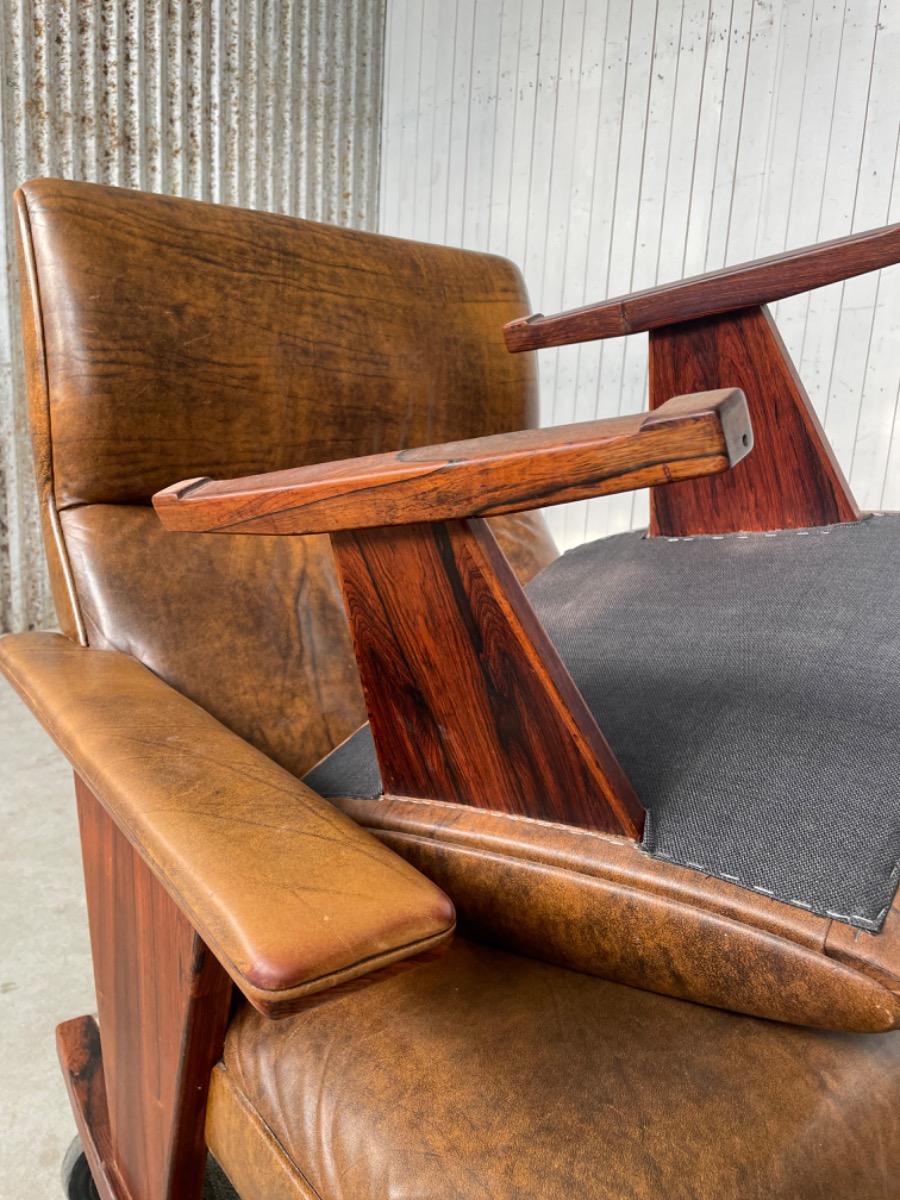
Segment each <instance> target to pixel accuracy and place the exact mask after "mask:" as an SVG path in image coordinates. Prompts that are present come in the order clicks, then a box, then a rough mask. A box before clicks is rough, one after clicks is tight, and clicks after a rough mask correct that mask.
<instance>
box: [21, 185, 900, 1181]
mask: <svg viewBox="0 0 900 1200" xmlns="http://www.w3.org/2000/svg"><path fill="white" fill-rule="evenodd" d="M16 203H17V211H18V216H19V221H20V234H21V236H20V249H21V267H22V293H23V314H24V322H23V328H24V335H25V348H26V363H27V369H28V378H29V391H30V402H31V424H32V432H33V438H34V446H35V461H36V467H37V479H38V487H39V489H40V495H41V503H42V513H43V520H44V535H45V544H46V548H47V555H48V559H49V563H50V571H51V578H52V583H53V588H54V595H55V598H56V605H57V611H58V614H59V621H60V627H61V630H62V632H61V633H30V634H21V635H16V636H8V637H6V638H4V639H3V640H2V642H0V666H2V669H3V670H4V672H5V673H6V674H7V676H8V677H9V678H10V679H11V680H12V682H13V683H14V685H15V686H16V687H17V688H18V689H19V691H20V693H21V694H22V696H23V698H24V699H25V701H26V702H27V703H28V704H29V705H30V707H31V708H32V709H33V711H34V712H35V713H36V715H37V716H38V718H39V719H40V720H41V721H42V722H43V724H44V725H45V726H46V727H47V728H48V729H49V730H50V732H51V733H52V735H53V736H54V738H55V739H56V740H57V742H58V744H59V745H60V747H61V748H62V750H63V751H64V752H65V754H66V755H67V756H68V757H69V759H70V760H71V762H72V764H73V766H74V768H75V772H76V792H77V799H78V809H79V820H80V828H81V837H82V846H83V854H84V865H85V880H86V888H87V897H88V910H89V917H90V925H91V942H92V951H93V958H94V972H95V981H96V988H97V1006H98V1014H99V1031H98V1025H97V1023H95V1021H94V1020H93V1018H91V1017H82V1018H79V1019H77V1020H73V1021H70V1022H67V1023H66V1024H64V1025H62V1026H61V1027H60V1028H59V1030H58V1032H57V1036H58V1044H59V1049H60V1058H61V1062H62V1066H63V1071H64V1075H65V1078H66V1083H67V1086H68V1088H69V1093H70V1097H71V1100H72V1104H73V1109H74V1112H75V1116H76V1120H77V1123H78V1127H79V1131H80V1135H81V1138H82V1142H83V1145H84V1151H85V1154H86V1157H87V1163H88V1165H89V1168H90V1173H91V1175H92V1178H93V1183H92V1184H91V1186H92V1187H94V1188H96V1194H99V1195H100V1196H101V1197H102V1198H103V1200H192V1198H195V1197H198V1196H199V1195H200V1194H201V1191H202V1190H203V1187H204V1171H205V1170H206V1187H207V1194H210V1195H212V1194H217V1195H221V1194H227V1195H233V1194H234V1192H233V1191H232V1190H231V1189H232V1188H233V1189H235V1190H236V1192H237V1193H238V1194H239V1195H240V1196H241V1197H242V1198H243V1200H287V1198H288V1197H290V1198H292V1200H296V1198H299V1197H305V1198H311V1197H316V1198H318V1200H376V1198H377V1200H384V1198H386V1197H389V1196H390V1197H394V1196H398V1197H399V1196H403V1197H423V1198H424V1197H428V1198H431V1200H434V1198H443V1200H451V1198H453V1200H456V1198H462V1197H465V1198H466V1200H474V1198H476V1197H478V1198H480V1197H485V1198H487V1197H490V1198H491V1200H511V1198H513V1197H524V1196H528V1197H533V1196H534V1197H536V1196H539V1197H543V1198H547V1200H555V1198H558V1197H571V1196H580V1197H586V1198H591V1200H601V1198H603V1200H614V1198H616V1200H617V1198H619V1197H635V1198H637V1197H642V1198H643V1197H663V1196H665V1197H667V1198H677V1197H684V1198H685V1200H687V1198H691V1200H762V1198H763V1197H765V1198H767V1200H769V1198H772V1197H784V1198H785V1200H787V1198H788V1197H789V1198H790V1200H813V1198H816V1200H818V1198H821V1200H825V1198H826V1197H828V1198H831V1197H847V1198H850V1197H852V1198H853V1200H876V1198H878V1200H890V1198H892V1197H897V1196H898V1195H900V1103H898V1101H900V1033H897V1032H893V1031H894V1030H895V1029H896V1028H897V1027H898V1026H900V912H898V910H897V905H896V901H895V898H894V893H895V889H896V883H897V874H898V871H897V862H898V858H900V812H898V804H897V791H896V782H895V781H896V779H897V777H898V773H900V738H898V737H897V733H898V727H900V687H898V682H900V585H898V582H897V580H898V579H900V573H898V572H897V569H896V564H897V562H898V557H897V556H898V555H900V520H898V518H894V517H890V516H869V517H866V518H861V517H860V514H859V513H858V511H857V509H856V506H855V504H854V503H853V500H852V497H851V496H850V494H849V492H848V490H847V488H846V485H845V483H844V481H843V479H842V477H841V475H840V472H839V470H838V468H837V466H836V465H835V463H834V461H833V459H832V457H831V456H830V454H829V452H828V450H827V447H826V445H825V442H824V438H823V436H822V434H821V430H820V429H819V428H818V425H817V423H816V421H815V417H814V414H813V412H812V409H811V407H810V406H809V403H808V400H807V399H806V397H805V394H804V393H803V390H802V387H801V385H800V383H799V380H798V379H797V377H796V374H795V373H794V372H793V370H792V368H791V366H790V363H789V360H788V359H787V356H786V354H785V352H784V348H783V347H782V346H781V344H780V342H779V341H778V338H777V334H776V333H775V331H774V328H773V326H772V325H771V322H770V320H769V318H768V316H767V314H766V311H765V309H764V308H762V307H760V306H761V305H762V304H763V303H764V302H765V301H766V300H768V299H774V298H777V297H778V296H782V295H787V294H790V293H791V292H792V291H800V290H804V289H805V288H809V287H815V286H819V285H820V284H823V283H826V282H829V281H831V280H834V279H838V278H845V277H847V276H849V275H852V274H857V273H860V272H861V271H865V270H870V269H873V268H875V267H878V266H884V265H887V264H888V263H891V262H896V261H897V260H898V258H900V227H896V226H895V227H893V228H891V229H888V230H882V231H876V232H874V233H873V234H869V235H861V236H858V237H854V238H850V239H846V240H845V241H843V242H841V243H834V244H832V245H830V246H826V247H819V248H815V249H813V250H810V251H805V252H799V253H798V254H795V255H789V256H783V257H782V258H781V259H778V260H769V261H767V262H763V263H760V264H753V265H751V266H749V267H746V268H734V269H731V270H728V271H725V272H721V273H719V274H717V275H714V276H709V277H704V278H703V279H701V280H697V281H688V282H686V283H684V284H679V285H673V286H671V287H669V288H662V289H655V290H654V291H652V292H650V293H645V294H642V295H638V296H634V297H627V298H624V299H622V300H617V301H610V302H607V303H606V304H602V305H596V306H592V307H590V308H588V309H586V310H582V311H580V312H576V313H572V314H562V315H560V316H558V317H552V318H526V317H525V314H526V313H527V300H526V296H525V293H524V289H523V285H522V281H521V279H520V277H519V275H518V273H517V271H516V270H515V268H514V267H512V266H511V265H510V264H509V263H507V262H505V261H503V260H501V259H497V258H494V257H490V256H486V255H480V254H473V253H465V252H462V251H458V250H453V249H446V248H442V247H437V246H425V245H417V244H414V243H409V242H403V241H398V240H396V239H391V238H385V237H379V236H375V235H371V234H364V233H358V232H354V231H350V230H343V229H335V228H330V227H327V226H322V225H316V224H313V223H310V222H305V221H299V220H294V219H289V218H285V217H280V216H272V215H264V214H257V213H248V212H242V211H240V210H237V209H228V208H218V207H214V206H210V205H204V204H197V203H193V202H189V201H182V200H174V199H170V198H165V197H160V196H149V195H143V194H141V193H137V192H130V191H120V190H117V189H113V188H105V187H98V186H93V185H87V184H76V183H67V182H62V181H57V180H43V181H38V182H33V183H29V184H26V185H25V186H24V187H23V188H22V189H21V190H20V192H19V193H18V194H17V200H16ZM504 325H506V326H507V329H506V339H507V343H508V347H509V349H510V350H513V351H527V350H531V349H537V348H539V347H540V346H542V345H552V344H561V343H563V342H565V341H576V340H585V339H587V338H592V337H605V336H616V335H618V334H620V333H624V332H631V331H634V330H636V329H649V330H651V331H652V332H651V335H650V354H651V373H650V378H651V397H650V400H651V409H652V411H651V412H650V413H648V414H641V415H639V416H636V417H625V418H617V419H615V420H613V421H600V422H591V423H588V424H586V425H581V426H571V427H568V428H563V429H554V430H532V429H531V428H530V427H531V426H532V425H533V423H534V419H535V415H536V383H535V367H534V363H533V355H532V354H529V353H524V354H521V353H508V351H507V347H505V346H504V334H503V327H504ZM751 421H752V427H753V430H754V431H755V438H756V446H755V448H753V449H752V452H751V448H752V442H753V433H751ZM411 447H412V448H415V447H427V448H426V449H409V448H411ZM178 480H181V481H184V482H181V483H177V482H176V481H178ZM642 486H651V487H653V488H654V492H653V502H652V503H653V519H652V524H651V534H652V535H654V536H651V537H643V536H641V535H639V534H627V535H622V536H621V537H618V538H611V539H606V540H605V541H602V542H598V543H594V544H592V545H590V546H585V547H581V548H579V549H578V550H575V551H573V552H571V553H570V554H567V555H564V556H563V557H562V558H559V559H555V551H554V548H553V546H552V543H551V541H550V539H549V537H548V534H547V532H546V529H545V527H544V525H543V524H542V522H541V519H540V518H539V517H537V516H536V515H534V513H533V512H531V511H529V510H532V509H534V508H536V507H538V506H543V505H546V504H553V503H559V502H562V501H565V500H570V499H577V498H584V497H587V496H592V495H599V494H603V493H608V492H613V491H621V490H626V489H629V488H634V487H642ZM154 497H155V500H154V503H155V506H156V511H154V507H153V506H152V505H151V498H154ZM236 534H240V535H244V536H234V535H236ZM223 535H224V536H223ZM510 564H511V566H510ZM523 585H526V586H525V587H523ZM345 606H346V614H347V615H346V616H345ZM347 617H349V621H348V620H347ZM361 685H362V686H361ZM367 716H368V719H369V723H368V724H363V723H364V722H366V718H367ZM457 914H458V919H459V926H460V930H459V933H457V934H456V936H455V937H454V928H455V921H456V919H457ZM101 1041H102V1055H101ZM207 1147H209V1149H210V1150H211V1151H212V1154H213V1156H214V1159H215V1160H216V1162H217V1163H218V1164H219V1167H220V1168H222V1169H223V1170H224V1172H225V1175H226V1176H227V1180H226V1179H225V1178H224V1177H223V1176H222V1174H221V1171H219V1170H218V1169H217V1168H216V1167H215V1165H214V1164H213V1163H210V1165H209V1166H208V1167H207ZM229 1181H230V1183H229ZM84 1186H85V1187H86V1186H87V1185H84ZM72 1194H75V1193H74V1192H73V1193H72ZM79 1194H85V1195H87V1194H88V1192H87V1190H85V1191H84V1192H83V1193H79Z"/></svg>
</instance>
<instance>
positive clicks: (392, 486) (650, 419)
mask: <svg viewBox="0 0 900 1200" xmlns="http://www.w3.org/2000/svg"><path fill="white" fill-rule="evenodd" d="M752 443H753V438H752V432H751V429H750V420H749V416H748V414H747V404H746V400H745V398H744V395H743V393H742V392H740V391H737V390H735V389H723V390H721V391H715V392H702V393H698V394H696V395H692V396H677V397H675V398H674V399H672V400H668V401H666V403H665V404H663V405H661V406H660V407H659V408H657V409H656V410H655V411H654V412H652V413H640V414H638V415H636V416H629V417H616V418H613V419H611V420H604V421H587V422H584V423H582V424H578V425H562V426H557V427H555V428H551V429H527V430H522V431H520V432H518V433H508V434H501V435H499V436H496V437H483V438H473V439H471V440H469V441H464V442H449V443H447V444H445V445H442V446H429V447H426V448H424V449H416V450H403V451H400V452H399V453H395V454H375V455H370V456H369V457H366V458H353V459H347V460H345V461H343V462H334V463H322V464H319V465H315V466H309V467H298V468H296V469H294V470H289V471H275V472H272V473H271V474H268V475H251V476H248V477H247V478H244V479H231V480H222V481H219V482H217V481H214V480H207V479H195V480H188V481H186V482H184V483H178V484H175V485H174V486H172V487H169V488H166V489H164V490H163V491H161V492H158V493H157V494H156V495H155V496H154V497H153V504H154V507H155V508H156V511H157V513H158V514H159V518H160V520H161V521H162V523H163V525H165V527H166V528H167V529H170V530H182V531H184V530H192V531H206V532H216V533H259V534H289V533H325V532H328V533H333V532H335V531H337V530H341V529H365V528H370V527H373V526H381V525H406V524H412V523H415V522H421V521H440V520H447V519H451V518H455V517H473V516H479V517H490V516H498V515H500V514H502V513H511V512H519V511H521V510H523V509H529V508H538V507H542V506H545V505H550V504H562V503H563V502H565V501H568V500H583V499H586V498H587V497H589V496H601V495H607V494H609V493H612V492H622V491H629V490H631V489H634V488H640V487H647V486H650V485H658V484H664V483H674V482H676V481H678V480H682V479H693V478H696V477H698V476H702V475H712V474H716V473H718V472H720V471H726V470H728V468H729V467H732V466H734V464H735V463H737V462H739V461H740V460H741V459H742V458H743V457H744V456H745V455H746V454H747V453H748V452H749V450H750V448H751V446H752Z"/></svg>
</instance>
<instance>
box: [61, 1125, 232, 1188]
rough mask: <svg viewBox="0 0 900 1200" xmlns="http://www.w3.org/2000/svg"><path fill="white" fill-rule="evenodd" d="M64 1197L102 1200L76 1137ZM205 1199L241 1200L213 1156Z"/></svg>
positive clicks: (65, 1168) (66, 1166)
mask: <svg viewBox="0 0 900 1200" xmlns="http://www.w3.org/2000/svg"><path fill="white" fill-rule="evenodd" d="M62 1185H63V1194H64V1195H65V1197H66V1200H100V1193H99V1192H98V1191H97V1187H96V1185H95V1183H94V1181H93V1179H92V1178H91V1170H90V1167H89V1166H88V1164H87V1159H86V1158H85V1156H84V1151H83V1150H82V1149H81V1139H80V1138H75V1140H74V1141H73V1142H72V1144H71V1146H70V1147H69V1149H68V1150H67V1151H66V1157H65V1158H64V1159H63V1166H62ZM203 1200H240V1197H239V1196H238V1194H237V1192H236V1191H235V1190H234V1188H233V1187H232V1186H231V1184H230V1183H229V1182H228V1176H227V1175H226V1174H225V1172H224V1171H223V1170H222V1168H221V1167H220V1166H219V1164H218V1163H217V1162H216V1160H215V1159H214V1158H213V1157H212V1155H210V1157H209V1159H208V1160H207V1163H206V1179H205V1180H204V1182H203Z"/></svg>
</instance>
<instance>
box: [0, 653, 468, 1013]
mask: <svg viewBox="0 0 900 1200" xmlns="http://www.w3.org/2000/svg"><path fill="white" fill-rule="evenodd" d="M0 671H2V672H3V674H5V675H6V676H7V678H8V679H9V680H10V682H11V683H12V684H13V686H14V687H15V688H16V690H17V691H18V692H19V694H20V695H21V696H22V698H23V700H25V702H26V704H28V706H29V708H31V710H32V712H34V714H35V716H36V717H37V718H38V720H39V721H40V722H41V724H42V725H43V726H44V728H45V729H46V730H47V732H48V733H49V734H50V736H51V737H52V738H53V739H54V741H55V742H56V743H57V745H58V746H59V748H60V749H61V750H62V752H63V753H64V754H65V755H66V757H67V758H68V759H69V761H70V762H71V764H72V766H73V767H74V768H75V770H76V772H77V773H78V775H79V776H80V777H81V778H82V779H83V780H84V782H85V783H86V784H87V786H88V787H89V788H90V789H91V791H92V792H93V793H94V795H95V796H96V797H97V799H98V800H99V801H100V803H101V804H103V806H104V808H106V810H107V811H108V812H109V814H110V816H111V817H112V818H113V820H114V821H115V822H116V825H117V826H118V828H119V829H120V830H121V832H122V833H123V834H124V835H125V837H127V838H128V840H129V841H130V842H131V844H132V845H133V846H134V847H135V849H136V850H137V851H138V852H139V853H140V855H141V857H142V858H143V859H144V861H145V862H146V863H147V865H148V866H149V867H150V869H151V870H152V871H153V873H154V874H155V876H156V878H157V879H158V880H159V881H160V883H161V884H162V885H163V887H165V889H166V891H167V892H168V893H169V895H170V896H171V897H172V899H173V900H174V901H175V903H176V904H177V905H178V906H179V908H180V909H181V910H182V912H183V913H184V914H185V916H186V917H187V918H188V920H189V921H190V922H191V924H192V925H193V926H194V928H195V929H196V930H197V932H198V933H199V934H200V936H201V937H202V939H203V941H204V942H205V943H206V944H207V946H209V948H210V950H211V951H212V952H213V954H215V956H216V958H218V960H219V961H220V962H221V964H222V966H223V967H224V968H225V970H226V971H227V972H228V973H229V975H230V976H231V977H232V979H233V980H234V982H235V984H236V985H237V986H238V987H239V988H240V990H241V991H242V992H243V993H244V995H245V996H246V997H247V999H248V1000H250V1002H251V1003H252V1004H253V1005H254V1006H255V1007H256V1008H258V1009H259V1010H260V1011H261V1012H264V1013H266V1014H267V1015H270V1016H280V1015H282V1014H286V1013H290V1012H294V1011H296V1009H297V1008H298V1007H302V1006H303V1005H304V1004H305V1003H306V1002H307V997H309V996H310V995H312V994H314V993H318V992H321V991H325V990H328V989H331V988H334V987H340V986H343V985H346V984H349V983H350V982H351V981H356V980H359V979H361V978H367V977H368V976H370V975H372V974H376V973H378V972H379V971H381V970H385V969H387V968H390V967H392V966H393V964H395V963H396V962H398V961H401V960H404V959H409V958H412V957H418V956H419V955H421V954H423V953H424V952H426V951H430V950H432V949H434V948H436V947H438V946H440V945H442V944H443V943H445V942H446V941H447V940H448V939H449V938H450V936H451V935H452V933H453V928H454V913H453V906H452V904H451V903H450V901H449V900H448V899H447V897H446V896H445V895H444V894H443V892H441V891H440V890H439V889H438V888H437V887H436V886H435V885H434V884H433V883H431V882H430V881H429V880H428V879H426V878H425V876H424V875H420V874H419V872H418V871H416V870H415V869H414V868H413V867H411V866H410V865H409V864H408V863H407V862H405V861H404V860H403V859H402V858H400V857H399V856H398V855H396V854H394V853H393V852H392V851H391V850H389V849H387V847H386V846H383V845H381V844H380V843H379V842H377V841H376V840H375V838H374V837H372V835H371V834H369V833H367V832H366V831H365V830H363V829H361V828H360V827H359V826H358V825H356V824H355V823H354V822H353V821H351V820H350V819H349V818H348V817H345V816H344V815H343V814H342V813H340V812H338V811H337V809H335V808H333V807H332V805H330V804H329V803H328V802H327V801H326V800H323V799H322V798H321V796H319V795H317V794H316V793H315V792H314V791H312V789H311V788H308V787H306V786H305V784H303V783H301V782H300V780H299V779H296V778H295V777H294V776H293V775H290V774H288V772H287V771H285V770H283V769H282V768H281V767H279V766H278V765H277V764H276V763H274V762H272V760H271V759H269V758H267V757H266V756H265V755H264V754H263V753H261V752H260V751H259V750H257V749H255V747H253V746H251V745H249V743H247V742H245V741H244V740H243V739H242V738H240V737H238V736H237V735H236V734H234V733H232V732H231V731H230V730H228V729H226V728H225V727H224V726H223V725H220V724H219V722H218V721H217V720H215V718H214V717H212V716H210V714H209V713H207V712H206V711H205V710H204V709H202V708H199V707H198V706H197V705H196V704H193V703H192V702H191V701H190V700H188V699H187V698H186V697H185V696H182V695H181V694H180V693H178V692H176V691H175V690H174V689H172V688H170V687H169V686H168V685H167V684H166V683H164V682H163V681H162V680H161V679H159V678H158V677H157V676H156V675H154V674H153V673H152V671H149V670H148V669H147V668H146V667H145V666H143V665H142V664H141V663H139V662H138V661H137V660H136V659H134V658H131V657H130V656H129V655H127V654H122V653H120V652H118V651H116V650H93V649H89V648H87V647H84V646H78V645H76V644H75V643H74V642H71V641H70V640H69V639H68V638H66V637H63V636H62V635H60V634H57V633H23V634H11V635H9V636H7V637H4V638H2V639H0Z"/></svg>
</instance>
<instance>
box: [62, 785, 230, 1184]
mask: <svg viewBox="0 0 900 1200" xmlns="http://www.w3.org/2000/svg"><path fill="white" fill-rule="evenodd" d="M76 795H77V800H78V819H79V825H80V829H81V844H82V855H83V858H84V874H85V891H86V894H87V904H88V917H89V920H90V929H91V951H92V955H93V961H94V982H95V986H96V990H97V1009H98V1013H99V1017H100V1036H101V1040H102V1050H103V1070H104V1076H105V1086H106V1093H107V1103H108V1119H109V1137H110V1145H111V1155H112V1160H113V1161H114V1162H115V1165H116V1172H117V1174H118V1175H119V1176H120V1177H121V1180H122V1182H123V1184H124V1186H125V1188H126V1190H127V1194H128V1196H129V1197H130V1198H131V1200H195V1198H199V1196H200V1194H201V1191H202V1187H203V1173H204V1167H205V1164H206V1145H205V1142H204V1137H203V1118H204V1113H205V1109H206V1095H207V1089H208V1085H209V1074H210V1071H211V1070H212V1068H213V1066H214V1065H215V1063H216V1062H217V1061H218V1059H219V1057H220V1054H221V1050H222V1044H223V1041H224V1037H225V1026H226V1022H227V1018H228V1011H229V1004H230V998H231V981H230V979H229V978H228V976H227V975H226V974H225V972H224V970H223V969H222V967H221V966H220V965H219V963H218V962H217V961H216V960H215V959H214V958H213V956H212V955H211V954H210V952H209V951H208V950H207V948H206V947H205V946H204V944H203V943H202V941H201V940H200V938H199V937H198V936H197V934H196V933H195V931H194V929H193V928H192V927H191V925H190V923H189V922H188V921H187V919H186V918H185V917H184V916H183V915H182V913H181V912H180V911H179V909H178V908H177V907H176V906H175V904H174V903H173V901H172V900H171V899H170V898H169V896H168V895H167V893H166V892H165V891H164V890H163V888H162V886H161V885H160V884H159V883H158V882H157V881H156V879H155V878H154V876H153V874H152V873H151V871H150V869H149V868H148V867H147V866H146V865H145V864H144V863H143V861H142V860H141V859H140V857H139V856H138V854H137V852H136V851H135V850H134V849H133V848H132V847H131V845H130V844H129V843H128V841H127V840H126V839H125V838H124V836H123V835H122V834H121V833H120V832H119V830H118V829H117V827H116V825H115V823H114V822H113V820H112V819H111V817H110V816H109V815H108V814H107V813H106V811H105V809H103V807H102V806H101V805H100V803H99V802H98V801H97V800H96V798H95V797H94V795H93V794H92V792H91V791H90V790H89V789H88V787H87V786H86V785H85V784H84V783H83V782H82V781H81V780H80V779H78V777H76Z"/></svg>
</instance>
